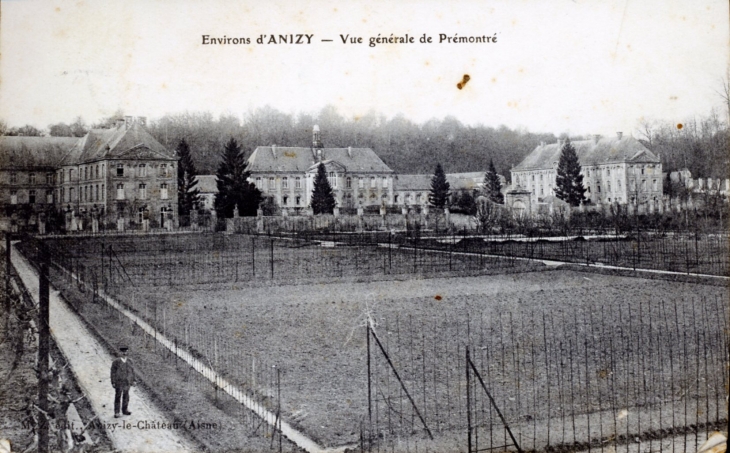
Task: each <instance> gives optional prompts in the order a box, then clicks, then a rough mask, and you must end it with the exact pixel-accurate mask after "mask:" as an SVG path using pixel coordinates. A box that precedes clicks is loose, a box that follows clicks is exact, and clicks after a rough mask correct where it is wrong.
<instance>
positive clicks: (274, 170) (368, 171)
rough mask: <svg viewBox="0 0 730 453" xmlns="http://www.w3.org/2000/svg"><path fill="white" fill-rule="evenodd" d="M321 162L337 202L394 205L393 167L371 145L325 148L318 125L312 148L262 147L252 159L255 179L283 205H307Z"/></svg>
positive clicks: (252, 178)
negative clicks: (369, 146)
mask: <svg viewBox="0 0 730 453" xmlns="http://www.w3.org/2000/svg"><path fill="white" fill-rule="evenodd" d="M320 163H322V164H324V166H325V169H326V171H327V175H328V179H329V182H330V185H331V186H332V190H333V192H334V195H335V199H336V201H337V206H339V207H347V208H356V207H358V206H363V207H365V206H374V205H378V206H379V205H381V204H385V205H391V204H393V175H394V172H393V170H391V168H390V167H388V166H387V165H386V164H385V162H383V161H382V159H380V157H378V155H377V154H375V152H374V151H373V150H372V149H370V148H352V147H347V148H325V147H324V146H323V144H322V140H321V137H320V131H319V127H318V126H316V125H315V126H314V128H313V130H312V145H311V146H309V147H285V146H276V145H271V146H259V147H257V148H256V149H255V150H254V152H253V153H252V154H251V156H250V157H249V159H248V164H249V167H248V169H249V171H250V172H251V181H252V182H253V183H254V184H256V187H258V189H259V190H261V192H262V193H263V195H264V196H265V197H270V198H272V199H273V200H274V202H275V203H276V204H277V205H278V206H279V207H281V208H304V207H307V206H309V202H310V198H311V196H312V190H313V189H314V177H315V175H316V173H317V167H318V166H319V164H320Z"/></svg>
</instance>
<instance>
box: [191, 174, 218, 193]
mask: <svg viewBox="0 0 730 453" xmlns="http://www.w3.org/2000/svg"><path fill="white" fill-rule="evenodd" d="M195 180H196V181H198V185H197V186H195V187H196V188H197V189H198V190H200V193H218V184H217V182H216V181H217V180H218V178H216V176H215V175H197V176H196V177H195Z"/></svg>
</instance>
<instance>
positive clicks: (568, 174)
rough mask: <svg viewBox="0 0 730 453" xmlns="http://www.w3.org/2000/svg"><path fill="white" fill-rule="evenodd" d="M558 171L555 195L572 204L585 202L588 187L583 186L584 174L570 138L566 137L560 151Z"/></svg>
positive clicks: (576, 204)
mask: <svg viewBox="0 0 730 453" xmlns="http://www.w3.org/2000/svg"><path fill="white" fill-rule="evenodd" d="M557 173H558V174H557V177H556V179H555V196H556V197H558V198H560V199H561V200H563V201H565V202H566V203H569V204H570V205H571V206H578V205H580V204H581V202H584V201H585V196H584V195H585V193H586V189H585V187H583V175H581V174H580V162H579V161H578V153H577V152H576V151H575V148H574V147H573V144H572V143H570V138H568V139H566V141H565V145H563V148H562V150H561V151H560V160H559V161H558V172H557Z"/></svg>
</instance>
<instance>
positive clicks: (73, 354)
mask: <svg viewBox="0 0 730 453" xmlns="http://www.w3.org/2000/svg"><path fill="white" fill-rule="evenodd" d="M11 259H12V262H13V265H15V268H16V269H17V271H18V274H19V275H20V277H21V279H22V280H23V282H24V283H25V285H26V287H27V288H28V290H29V291H30V293H31V295H32V297H33V299H34V300H35V301H36V303H37V301H38V274H37V273H36V272H35V269H33V268H32V267H31V266H30V265H29V264H28V262H27V261H26V260H25V259H24V258H23V257H21V256H20V254H18V253H17V251H16V250H15V249H13V251H12V258H11ZM50 324H51V333H52V335H53V337H54V338H55V340H56V343H57V345H58V347H59V348H60V349H61V350H62V351H63V353H64V355H65V356H66V357H67V358H68V361H69V363H70V365H71V368H72V369H73V372H74V374H75V375H76V378H77V380H78V383H79V386H80V387H81V388H82V390H83V391H84V393H85V394H86V395H87V397H88V398H89V401H90V402H91V405H92V407H93V408H94V411H95V412H96V413H97V414H98V415H99V420H100V422H101V423H102V424H103V427H104V429H105V430H106V432H107V435H108V436H109V438H110V439H111V441H112V443H113V445H114V448H115V449H116V450H119V451H129V452H186V451H191V452H192V451H194V450H195V447H194V446H193V445H192V444H191V443H190V442H188V441H187V440H186V439H185V438H184V437H183V435H182V433H181V432H180V433H178V432H177V430H176V429H174V428H173V429H171V428H168V427H167V426H170V424H171V423H170V422H171V420H169V419H168V418H167V417H166V415H165V414H164V413H163V412H162V411H160V410H159V409H157V408H156V407H155V405H154V404H153V403H152V399H151V398H150V396H149V395H147V394H146V393H145V392H144V391H143V390H140V389H139V388H134V387H133V388H132V390H131V392H130V411H131V412H132V415H130V416H126V417H124V418H119V419H117V418H114V410H113V404H114V391H113V389H112V386H111V382H110V377H109V370H110V367H111V362H112V359H113V358H112V356H111V355H110V354H109V353H108V352H107V351H106V350H105V349H104V347H103V346H102V345H101V344H100V343H99V342H98V341H97V340H96V339H95V338H94V336H93V335H92V333H91V332H89V331H88V330H87V328H86V327H85V326H84V324H83V323H82V322H81V320H80V319H79V318H78V316H77V315H76V314H75V313H74V312H73V311H72V310H71V309H70V308H69V307H68V306H67V305H66V303H65V302H64V301H62V300H61V299H60V298H59V297H58V292H57V291H54V290H53V289H51V294H50ZM163 423H164V424H166V425H165V427H162V426H163V425H162V424H163Z"/></svg>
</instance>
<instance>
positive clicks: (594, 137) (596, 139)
mask: <svg viewBox="0 0 730 453" xmlns="http://www.w3.org/2000/svg"><path fill="white" fill-rule="evenodd" d="M600 139H601V136H600V135H598V134H595V135H594V136H593V144H594V145H597V144H598V140H600Z"/></svg>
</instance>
